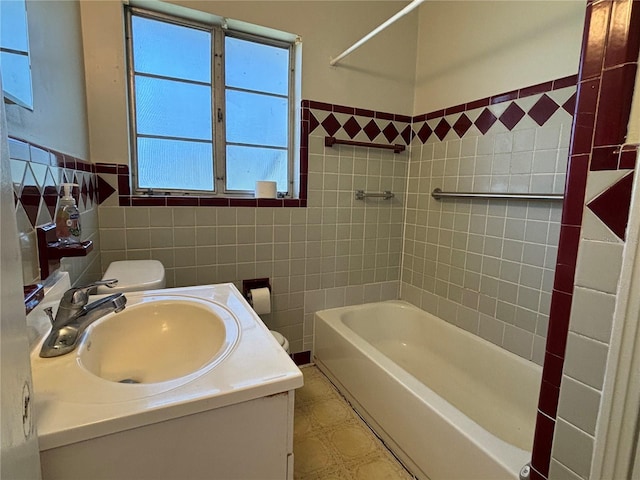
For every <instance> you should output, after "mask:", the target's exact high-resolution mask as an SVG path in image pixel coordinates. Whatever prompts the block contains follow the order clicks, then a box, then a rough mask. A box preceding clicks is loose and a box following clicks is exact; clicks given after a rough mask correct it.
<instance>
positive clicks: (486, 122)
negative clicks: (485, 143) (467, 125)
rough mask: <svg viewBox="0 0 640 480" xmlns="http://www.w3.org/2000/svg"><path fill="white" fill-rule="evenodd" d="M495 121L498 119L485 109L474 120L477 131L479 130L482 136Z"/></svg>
mask: <svg viewBox="0 0 640 480" xmlns="http://www.w3.org/2000/svg"><path fill="white" fill-rule="evenodd" d="M497 120H498V118H497V117H496V116H495V115H494V114H493V113H492V112H491V110H489V109H488V108H485V109H484V110H483V111H482V113H481V114H480V115H479V116H478V118H477V119H476V123H475V125H476V127H478V130H480V132H481V133H482V134H483V135H484V134H485V133H487V132H488V131H489V129H490V128H491V127H492V126H493V124H494V123H496V121H497Z"/></svg>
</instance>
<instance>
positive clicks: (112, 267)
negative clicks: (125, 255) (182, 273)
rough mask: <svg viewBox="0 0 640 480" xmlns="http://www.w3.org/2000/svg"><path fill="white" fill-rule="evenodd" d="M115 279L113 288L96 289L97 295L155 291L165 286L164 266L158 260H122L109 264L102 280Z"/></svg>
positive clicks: (101, 286)
mask: <svg viewBox="0 0 640 480" xmlns="http://www.w3.org/2000/svg"><path fill="white" fill-rule="evenodd" d="M112 278H117V279H118V283H117V284H116V286H115V287H113V288H109V287H107V286H106V285H100V286H99V287H98V294H103V293H115V292H138V291H141V290H155V289H158V288H164V287H165V286H166V281H165V276H164V266H163V265H162V263H160V262H159V261H158V260H123V261H118V262H111V263H110V264H109V267H108V268H107V271H106V272H104V276H103V277H102V280H109V279H112Z"/></svg>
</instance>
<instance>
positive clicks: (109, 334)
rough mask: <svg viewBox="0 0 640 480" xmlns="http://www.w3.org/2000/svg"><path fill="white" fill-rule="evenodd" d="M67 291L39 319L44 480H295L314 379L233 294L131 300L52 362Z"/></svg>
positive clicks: (176, 292) (33, 332)
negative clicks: (307, 387) (46, 350)
mask: <svg viewBox="0 0 640 480" xmlns="http://www.w3.org/2000/svg"><path fill="white" fill-rule="evenodd" d="M58 283H59V285H58ZM58 283H57V284H56V285H55V286H53V287H51V288H50V289H49V292H48V293H47V295H46V297H45V300H44V301H43V302H42V303H41V305H39V306H38V307H37V308H36V309H34V310H33V311H32V312H31V313H30V314H29V316H28V318H27V323H28V328H29V334H30V341H31V347H32V352H31V364H32V372H33V384H34V391H35V392H34V395H33V397H34V399H35V400H34V407H35V412H36V423H37V429H38V439H39V445H40V458H41V463H42V473H43V479H44V480H56V479H64V480H70V479H82V480H86V479H89V478H90V479H92V480H93V479H105V480H106V479H114V478H117V479H119V480H120V479H136V480H139V479H149V480H151V479H153V480H158V479H167V480H169V479H171V480H174V479H185V480H187V479H225V480H226V479H243V480H245V479H260V480H266V479H284V478H288V479H292V478H293V405H294V390H295V389H296V388H299V387H301V386H302V382H303V381H302V374H301V372H300V370H299V369H298V368H297V367H296V366H295V364H294V363H293V362H292V360H291V359H290V358H289V356H288V355H287V354H286V352H285V351H284V350H283V349H282V348H281V347H280V345H279V344H278V343H277V341H276V340H275V339H274V338H273V336H272V335H271V334H270V333H269V330H268V329H267V328H266V326H265V325H264V324H263V323H262V321H261V320H260V319H259V318H258V316H257V315H256V314H255V312H253V310H252V309H251V308H250V307H249V305H248V304H247V302H246V301H245V299H244V298H243V297H242V295H241V294H240V292H239V291H238V290H237V289H236V287H235V286H234V285H233V284H220V285H206V286H197V287H185V288H172V289H163V290H156V291H147V292H133V293H127V294H126V297H127V304H126V308H125V309H124V310H122V311H121V312H119V313H110V314H108V315H105V316H104V317H103V318H101V319H99V320H97V321H95V322H94V323H93V324H91V325H90V326H89V327H88V328H87V329H86V331H85V332H84V334H83V336H82V338H81V340H80V342H79V344H78V345H77V347H76V348H75V350H73V351H71V352H70V353H67V354H65V355H61V356H58V357H54V358H41V357H40V356H39V353H40V348H41V345H42V342H43V340H44V337H46V336H47V334H48V331H49V330H50V322H49V319H48V318H47V315H46V313H45V310H44V309H45V308H47V307H49V306H53V308H54V310H55V307H56V306H57V303H58V302H59V298H60V297H61V294H62V293H64V291H65V290H66V289H67V288H68V277H67V278H66V283H65V282H64V279H62V280H61V281H60V282H58ZM95 298H100V297H95ZM92 299H93V298H92Z"/></svg>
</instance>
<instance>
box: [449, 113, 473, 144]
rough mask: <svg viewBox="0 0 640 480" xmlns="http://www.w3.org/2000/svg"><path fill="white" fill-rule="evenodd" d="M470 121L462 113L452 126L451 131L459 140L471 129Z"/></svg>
mask: <svg viewBox="0 0 640 480" xmlns="http://www.w3.org/2000/svg"><path fill="white" fill-rule="evenodd" d="M471 125H473V123H471V120H469V117H467V116H466V115H465V114H464V113H463V114H462V115H460V118H458V120H457V121H456V123H454V124H453V129H454V130H455V132H456V133H457V134H458V136H459V137H460V138H462V137H463V136H464V134H465V133H467V131H468V130H469V129H470V128H471Z"/></svg>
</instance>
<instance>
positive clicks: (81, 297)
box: [63, 278, 118, 306]
mask: <svg viewBox="0 0 640 480" xmlns="http://www.w3.org/2000/svg"><path fill="white" fill-rule="evenodd" d="M117 283H118V279H117V278H110V279H108V280H98V281H97V282H94V283H92V284H90V285H86V286H84V287H76V288H72V289H70V290H67V291H66V292H65V294H64V296H63V301H66V302H68V303H70V304H72V305H80V306H83V305H86V304H87V302H88V301H89V292H90V291H91V290H93V289H94V288H96V287H99V286H101V285H104V286H107V287H109V288H113V287H115V286H116V284H117Z"/></svg>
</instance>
